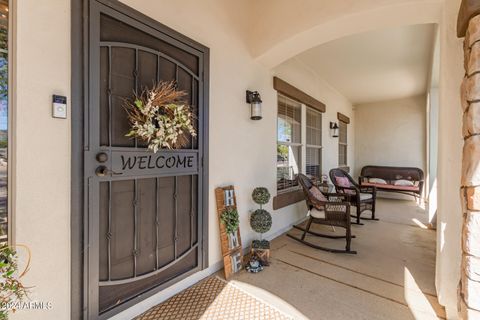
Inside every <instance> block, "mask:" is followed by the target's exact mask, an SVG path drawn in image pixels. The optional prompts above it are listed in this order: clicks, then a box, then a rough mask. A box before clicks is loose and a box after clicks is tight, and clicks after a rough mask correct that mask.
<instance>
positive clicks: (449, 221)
mask: <svg viewBox="0 0 480 320" xmlns="http://www.w3.org/2000/svg"><path fill="white" fill-rule="evenodd" d="M460 3H461V1H460V0H447V1H445V8H444V12H443V16H442V22H441V24H440V84H439V92H440V112H439V120H438V121H439V122H438V129H439V140H438V214H437V219H438V220H437V265H436V287H437V293H438V299H439V301H440V303H441V304H443V305H445V307H446V310H447V315H448V316H449V318H451V319H455V317H456V314H457V312H456V307H457V304H456V302H457V285H458V281H459V277H460V260H461V243H460V240H461V231H462V210H461V204H460V194H459V187H460V173H461V160H462V159H461V157H462V145H463V139H462V135H461V132H462V129H461V123H462V108H461V106H460V89H459V88H460V83H461V81H462V78H463V75H464V70H463V51H462V40H461V39H458V38H457V37H456V21H457V14H458V8H459V7H460Z"/></svg>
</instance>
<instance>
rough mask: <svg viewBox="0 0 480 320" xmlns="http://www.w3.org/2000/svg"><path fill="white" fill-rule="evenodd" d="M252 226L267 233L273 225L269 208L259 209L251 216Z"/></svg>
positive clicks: (260, 231)
mask: <svg viewBox="0 0 480 320" xmlns="http://www.w3.org/2000/svg"><path fill="white" fill-rule="evenodd" d="M250 226H251V227H252V229H253V231H255V232H258V233H265V232H267V231H268V230H270V228H271V227H272V216H271V215H270V213H269V212H268V211H267V210H263V209H257V210H255V212H254V213H252V215H251V216H250Z"/></svg>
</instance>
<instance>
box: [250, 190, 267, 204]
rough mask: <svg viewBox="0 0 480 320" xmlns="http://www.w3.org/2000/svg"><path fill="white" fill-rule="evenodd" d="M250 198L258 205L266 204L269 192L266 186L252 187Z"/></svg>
mask: <svg viewBox="0 0 480 320" xmlns="http://www.w3.org/2000/svg"><path fill="white" fill-rule="evenodd" d="M252 199H253V201H255V203H257V204H259V205H262V204H267V203H268V201H269V200H270V192H268V189H267V188H264V187H257V188H255V189H253V192H252Z"/></svg>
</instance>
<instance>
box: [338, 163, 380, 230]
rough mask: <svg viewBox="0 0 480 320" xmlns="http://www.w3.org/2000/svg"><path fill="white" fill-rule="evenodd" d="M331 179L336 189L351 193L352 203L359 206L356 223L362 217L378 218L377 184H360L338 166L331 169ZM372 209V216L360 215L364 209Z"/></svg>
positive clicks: (358, 222)
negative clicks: (376, 207) (376, 204)
mask: <svg viewBox="0 0 480 320" xmlns="http://www.w3.org/2000/svg"><path fill="white" fill-rule="evenodd" d="M330 180H332V183H333V185H334V186H335V190H336V191H337V192H339V193H342V194H349V195H350V205H351V206H354V207H356V208H357V215H356V216H352V217H354V218H357V222H356V224H363V223H360V219H367V220H378V219H377V218H375V202H376V198H377V189H376V187H375V186H368V187H367V186H360V185H358V184H357V183H356V182H355V180H353V178H352V177H351V176H350V175H349V174H348V173H347V172H346V171H344V170H342V169H340V168H337V169H332V170H330ZM366 210H370V211H371V212H372V217H371V218H364V217H360V215H361V214H362V212H363V211H366Z"/></svg>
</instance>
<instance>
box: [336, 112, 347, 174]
mask: <svg viewBox="0 0 480 320" xmlns="http://www.w3.org/2000/svg"><path fill="white" fill-rule="evenodd" d="M347 126H348V124H347V123H346V122H344V121H342V120H340V121H339V122H338V127H339V128H338V166H339V167H347V166H348V162H347V158H348V156H347V150H348V140H347Z"/></svg>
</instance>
